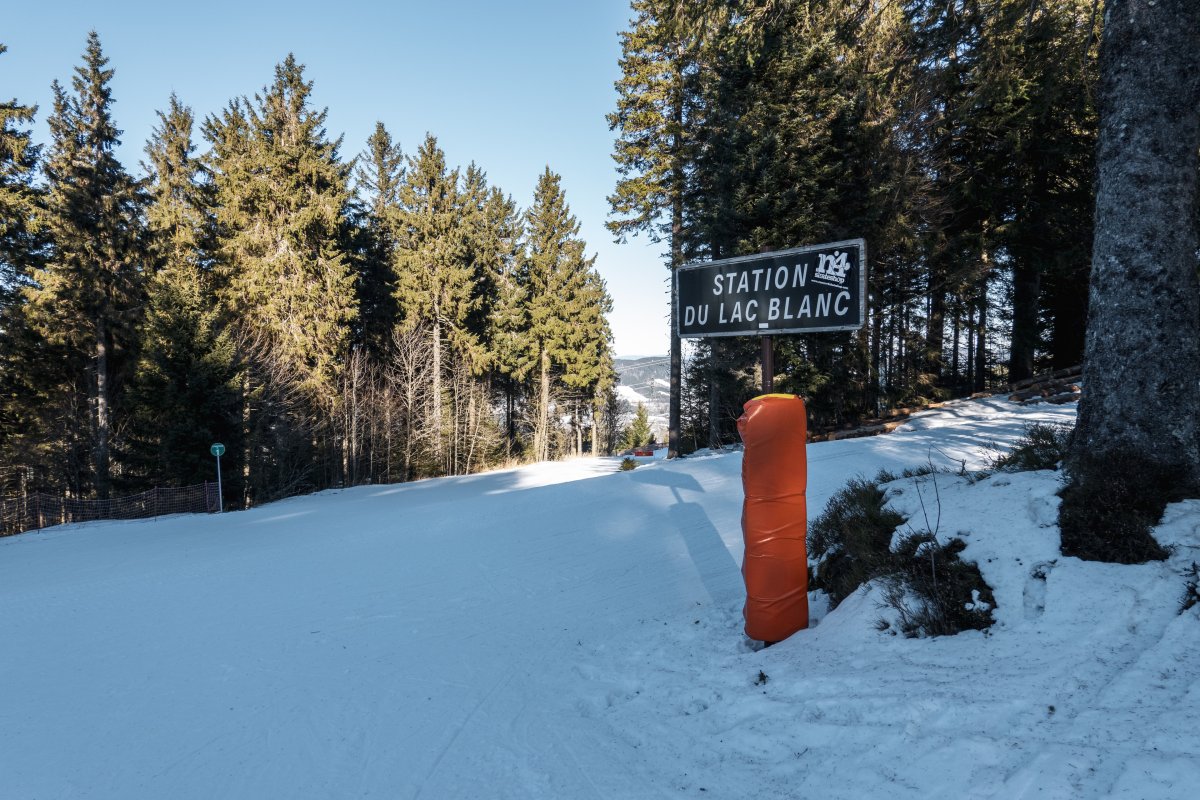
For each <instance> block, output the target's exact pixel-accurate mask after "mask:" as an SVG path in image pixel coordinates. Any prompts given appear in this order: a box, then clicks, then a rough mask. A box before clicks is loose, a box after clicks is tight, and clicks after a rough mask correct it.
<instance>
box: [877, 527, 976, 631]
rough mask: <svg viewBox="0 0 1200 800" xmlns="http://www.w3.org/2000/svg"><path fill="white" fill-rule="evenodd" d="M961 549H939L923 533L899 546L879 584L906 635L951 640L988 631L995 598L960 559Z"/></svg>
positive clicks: (951, 545)
mask: <svg viewBox="0 0 1200 800" xmlns="http://www.w3.org/2000/svg"><path fill="white" fill-rule="evenodd" d="M965 547H966V543H964V542H963V540H962V539H951V540H950V541H948V542H946V543H944V544H942V543H940V542H938V541H937V539H936V537H934V535H933V534H931V533H929V532H928V531H923V532H920V533H913V534H911V535H909V536H907V537H905V538H904V539H903V540H901V541H900V543H899V545H898V546H897V548H896V551H895V552H894V553H893V554H892V555H893V559H892V571H891V572H890V573H889V574H887V575H885V576H884V577H883V582H884V587H885V590H884V599H885V600H886V601H887V604H888V605H889V606H891V607H892V608H893V609H895V610H896V612H897V613H898V614H899V615H900V631H901V633H903V634H904V635H905V636H908V637H916V636H951V635H953V634H956V633H960V632H962V631H966V630H984V629H985V628H988V627H989V626H991V624H992V609H993V608H995V607H996V598H995V597H994V596H993V595H992V589H991V587H990V586H988V585H987V584H986V583H985V582H984V580H983V575H982V574H981V573H980V572H979V567H978V566H977V565H976V564H974V563H971V562H969V561H963V560H962V559H960V558H959V553H961V552H962V551H963V549H964V548H965Z"/></svg>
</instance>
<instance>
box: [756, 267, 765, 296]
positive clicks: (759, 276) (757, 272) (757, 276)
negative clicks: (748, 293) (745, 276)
mask: <svg viewBox="0 0 1200 800" xmlns="http://www.w3.org/2000/svg"><path fill="white" fill-rule="evenodd" d="M765 271H766V270H763V269H761V268H760V269H756V270H754V291H756V292H757V291H758V279H759V278H761V277H762V274H763V272H765Z"/></svg>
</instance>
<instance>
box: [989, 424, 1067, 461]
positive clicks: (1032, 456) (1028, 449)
mask: <svg viewBox="0 0 1200 800" xmlns="http://www.w3.org/2000/svg"><path fill="white" fill-rule="evenodd" d="M1072 430H1073V427H1072V426H1070V425H1055V424H1052V423H1044V422H1034V423H1031V424H1027V425H1026V426H1025V433H1024V435H1023V436H1022V437H1021V438H1020V439H1018V440H1017V443H1016V444H1014V445H1013V447H1012V450H1010V451H1009V452H1008V453H1006V454H1005V455H1002V456H998V457H997V458H995V459H993V460H992V462H991V464H990V466H991V468H992V469H994V470H999V471H1000V472H1034V471H1036V470H1042V469H1058V465H1059V464H1061V463H1062V461H1063V460H1064V459H1065V458H1066V457H1067V447H1068V445H1069V443H1070V441H1071V431H1072Z"/></svg>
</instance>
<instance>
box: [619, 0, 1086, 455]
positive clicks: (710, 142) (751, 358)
mask: <svg viewBox="0 0 1200 800" xmlns="http://www.w3.org/2000/svg"><path fill="white" fill-rule="evenodd" d="M633 12H634V17H633V19H632V20H631V22H630V26H629V29H628V30H627V32H626V33H625V34H624V36H623V39H622V42H623V47H624V49H623V54H622V61H621V66H622V78H621V80H620V81H619V82H618V100H617V104H616V110H615V111H614V112H613V113H612V114H611V115H610V117H609V122H610V125H612V126H613V127H614V128H615V129H618V130H619V131H620V134H621V136H620V138H619V140H618V141H617V143H616V146H615V149H614V158H615V159H616V160H617V163H618V168H619V169H620V170H621V176H620V178H619V179H618V182H617V186H616V191H615V192H614V195H613V197H612V198H610V204H611V205H612V209H613V214H614V217H613V219H612V220H611V221H610V223H609V226H610V228H611V229H612V230H613V232H614V233H615V234H617V235H618V236H619V237H621V236H625V235H627V234H629V233H633V232H638V231H646V232H648V233H650V235H651V236H652V237H657V238H660V239H665V238H668V237H669V238H670V242H671V245H672V250H671V252H670V254H669V262H670V264H672V265H677V264H678V263H679V261H680V260H681V259H682V258H687V259H690V260H703V259H710V258H711V259H717V258H726V257H731V256H738V255H748V254H753V253H756V252H758V251H760V250H764V249H770V250H774V249H783V248H787V247H794V246H798V245H803V244H814V243H818V242H823V241H834V240H839V239H846V238H857V237H862V238H864V239H865V240H866V242H867V251H868V287H869V300H868V322H867V325H866V326H865V327H864V329H862V330H861V331H858V332H855V333H854V334H815V335H798V336H788V337H775V367H776V386H777V388H780V389H782V390H784V391H790V392H796V393H798V394H802V395H804V396H805V397H806V398H807V399H808V401H809V409H810V412H811V414H812V424H813V426H814V427H815V428H822V427H832V426H837V425H840V424H842V423H843V422H847V421H853V420H855V419H859V418H861V417H864V416H870V415H874V414H877V413H879V412H880V411H881V410H883V409H884V408H886V407H887V406H892V405H912V404H920V403H922V402H927V401H930V400H936V399H941V398H944V397H946V396H949V395H951V394H965V393H970V392H974V391H981V390H983V389H985V388H987V387H988V386H990V385H994V384H996V383H999V382H1003V381H1008V380H1015V379H1017V378H1019V377H1022V376H1024V375H1025V374H1027V373H1029V372H1030V371H1032V370H1033V369H1035V368H1041V367H1044V366H1048V365H1050V364H1053V365H1055V366H1066V365H1068V364H1069V363H1078V360H1079V357H1080V354H1081V342H1082V340H1081V339H1080V337H1079V331H1080V329H1081V327H1082V320H1083V316H1084V314H1085V313H1086V292H1085V290H1084V286H1085V284H1086V280H1087V273H1088V269H1089V259H1088V243H1089V241H1090V235H1091V231H1090V219H1091V212H1090V199H1091V191H1092V182H1091V175H1092V167H1091V164H1092V152H1093V144H1094V142H1095V135H1096V116H1095V112H1094V108H1093V103H1092V95H1093V91H1092V90H1093V87H1094V85H1095V81H1096V75H1097V68H1096V63H1097V62H1096V55H1097V52H1096V43H1097V41H1098V37H1097V31H1098V27H1099V19H1098V15H1097V14H1096V5H1095V4H1094V3H1092V2H1090V0H1054V2H1049V3H1034V4H1029V3H1023V2H1019V1H1018V0H988V1H987V2H980V3H967V4H950V5H947V4H945V3H939V2H926V0H913V2H906V3H902V4H871V3H852V2H845V0H816V1H815V2H814V1H812V0H784V2H778V3H771V4H768V5H763V4H758V3H743V2H734V3H726V2H708V1H707V0H705V2H699V3H693V4H689V5H687V6H686V7H684V6H680V5H679V4H674V3H668V2H656V1H655V0H646V1H645V2H636V3H634V4H633ZM757 360H758V352H757V348H753V347H742V346H740V345H739V344H737V343H733V342H726V341H720V340H714V341H705V342H702V343H700V344H699V346H698V347H697V349H696V351H695V353H694V364H693V366H692V367H691V368H689V371H688V374H689V379H688V382H687V389H686V391H687V396H686V397H685V398H684V401H683V404H684V406H685V407H686V408H687V409H688V414H687V422H686V425H685V434H686V436H685V438H686V439H687V441H688V442H689V446H700V445H703V444H714V445H715V444H718V443H720V442H721V441H723V440H727V439H728V438H729V437H730V436H731V435H732V433H733V428H732V426H731V424H730V416H731V415H730V413H729V410H730V409H736V408H738V407H740V405H741V403H742V402H743V401H744V400H745V399H746V397H747V396H748V395H747V392H753V391H755V389H754V386H753V384H756V383H757V382H758V378H757V376H756V375H755V374H754V372H755V363H756V362H757ZM732 416H733V417H734V418H736V414H733V415H732ZM704 428H707V430H704Z"/></svg>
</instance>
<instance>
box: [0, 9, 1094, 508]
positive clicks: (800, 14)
mask: <svg viewBox="0 0 1200 800" xmlns="http://www.w3.org/2000/svg"><path fill="white" fill-rule="evenodd" d="M1103 11H1104V8H1103V4H1102V3H1101V2H1100V0H897V1H890V2H889V1H888V0H695V1H694V2H687V3H681V2H677V0H633V2H632V3H631V18H630V20H629V24H628V27H627V29H626V30H625V31H623V32H621V33H620V34H619V42H620V61H619V69H620V77H619V79H618V81H617V82H616V86H615V90H616V91H615V97H614V103H613V106H612V109H611V111H610V113H609V115H608V123H609V126H610V128H611V130H612V133H613V137H614V149H613V153H612V156H613V158H614V160H615V164H616V169H617V179H616V183H615V186H614V189H613V192H612V194H611V196H610V197H609V203H610V206H611V212H612V213H611V216H610V218H609V220H608V227H609V229H610V230H611V232H612V234H613V235H614V237H616V238H617V239H618V240H624V239H626V238H628V237H632V236H646V237H649V238H650V239H651V240H652V241H655V242H659V243H661V244H662V246H663V249H664V253H663V256H664V261H665V264H666V266H667V268H668V269H670V270H674V269H675V268H677V267H679V266H681V265H683V264H687V263H693V262H697V261H705V260H710V259H719V258H725V257H730V256H738V255H747V254H753V253H758V252H762V251H765V250H775V249H784V248H788V247H797V246H801V245H807V244H816V243H820V242H828V241H839V240H845V239H854V238H860V237H861V238H863V239H864V240H865V241H866V243H867V260H868V293H869V297H868V316H867V324H866V325H865V326H864V327H863V328H862V329H861V330H859V331H855V332H852V333H833V334H830V333H823V334H810V335H796V336H786V337H776V340H775V370H776V380H775V387H776V390H777V391H784V392H793V393H797V394H800V395H802V396H804V397H805V398H806V399H807V401H808V406H809V412H810V426H811V427H812V428H814V429H818V430H819V429H822V428H830V427H835V426H842V425H847V424H853V423H855V422H856V421H859V420H861V419H864V418H868V417H873V416H877V415H880V414H882V413H884V412H886V411H887V410H888V409H891V408H895V407H907V406H919V405H922V404H927V403H930V402H934V401H939V400H944V399H947V398H950V397H957V396H967V395H970V394H972V393H976V392H981V391H987V390H989V389H994V388H996V387H999V386H1003V385H1006V384H1008V383H1010V382H1014V381H1019V380H1021V379H1023V378H1027V377H1029V376H1031V375H1033V374H1035V373H1036V372H1039V371H1043V370H1047V369H1058V368H1064V367H1070V366H1075V365H1078V364H1079V363H1080V362H1081V361H1082V359H1083V349H1084V335H1085V324H1086V319H1087V310H1088V309H1087V302H1088V281H1089V275H1090V271H1091V265H1090V261H1091V248H1092V227H1093V206H1094V194H1095V182H1096V165H1095V158H1096V157H1095V150H1096V141H1097V129H1098V117H1097V112H1096V100H1095V93H1096V85H1097V78H1098V74H1099V73H1098V58H1099V47H1100V33H1101V26H1102V24H1103ZM111 76H112V71H111V69H109V68H108V67H107V61H106V59H105V57H104V56H103V54H102V52H101V47H100V42H99V40H98V37H97V36H96V35H95V34H92V35H91V36H90V37H89V39H88V43H87V49H86V52H85V53H84V56H83V62H82V64H81V65H80V66H79V67H77V68H76V70H75V75H74V77H73V79H72V81H71V86H70V88H65V87H62V86H60V85H58V84H55V100H54V107H53V108H52V109H51V110H50V112H49V116H48V120H49V122H50V131H51V140H50V141H49V142H47V143H45V144H40V143H35V142H33V141H31V138H30V135H29V133H28V132H27V130H26V128H27V127H28V124H29V122H30V120H31V119H32V118H33V115H34V113H35V109H33V108H30V107H28V106H24V105H21V104H20V103H19V102H18V101H16V100H14V101H11V102H9V103H5V104H4V105H3V106H0V137H3V138H2V142H0V205H2V206H3V219H2V220H0V224H2V225H3V227H2V228H0V270H2V272H0V286H2V287H3V293H2V295H0V315H2V316H0V330H2V332H3V338H2V339H0V464H3V465H4V468H3V471H2V472H0V481H2V482H3V485H2V486H0V489H2V490H3V492H5V493H8V494H11V493H13V492H24V491H29V490H31V489H37V490H39V491H50V492H58V493H64V494H67V495H71V496H80V497H105V496H108V495H109V493H111V492H114V491H133V490H137V489H140V488H144V487H147V486H165V485H185V484H189V483H194V482H197V481H200V480H203V479H205V478H206V477H208V476H209V473H210V471H211V458H210V456H209V455H208V445H209V444H210V443H211V442H214V441H221V442H224V443H225V444H226V445H227V446H228V454H227V456H226V458H227V464H226V468H227V471H228V474H229V476H230V481H231V483H232V486H233V493H234V496H235V497H236V498H237V501H236V502H237V503H239V504H252V503H256V502H262V501H264V500H268V499H272V498H275V497H280V496H285V495H287V494H292V493H296V492H301V491H309V490H312V489H317V488H324V487H328V486H336V485H348V484H355V483H362V482H368V481H398V480H410V479H413V478H419V477H424V476H430V475H445V474H461V473H465V472H471V471H475V470H478V469H483V468H487V467H490V466H495V465H498V464H503V463H508V462H514V461H518V460H523V459H535V460H536V459H542V458H554V457H558V456H562V455H566V454H571V453H582V452H585V451H591V452H597V453H599V452H610V451H611V450H612V449H613V448H614V447H615V446H616V445H617V444H618V443H619V442H620V441H621V439H620V434H621V431H620V430H619V428H620V412H621V409H620V407H619V403H618V401H617V399H616V397H615V394H614V392H613V385H614V383H615V380H616V378H615V374H614V370H613V366H612V354H611V352H610V345H609V342H610V340H611V337H610V334H609V331H608V327H607V325H608V323H607V322H606V320H605V313H606V312H607V311H608V310H609V309H610V307H611V300H610V298H609V297H608V295H607V293H606V290H605V286H604V283H603V280H602V279H601V278H600V276H599V274H598V272H597V270H596V268H595V265H594V263H593V261H592V260H591V259H590V258H589V257H588V256H587V254H586V252H585V251H586V246H585V244H584V243H583V242H582V241H581V240H580V239H579V234H578V231H579V226H578V222H577V220H576V219H575V218H574V217H573V216H572V214H571V212H570V209H569V207H568V205H567V203H566V199H565V197H564V196H563V192H562V188H561V185H560V181H559V179H558V176H557V175H555V174H554V173H553V172H551V171H550V170H549V168H547V170H546V172H545V173H544V174H543V175H542V176H541V178H540V179H539V181H538V185H537V189H536V192H535V196H534V197H533V198H532V201H531V203H530V205H529V207H528V208H527V209H524V210H522V209H520V208H519V207H518V206H517V205H516V203H515V202H514V201H513V199H512V198H511V197H510V196H507V195H505V194H504V193H503V192H502V191H501V190H500V189H499V188H497V187H495V186H491V185H489V183H488V181H487V178H486V174H485V173H484V171H483V170H482V169H481V168H480V167H479V166H477V165H475V164H470V165H468V166H467V167H466V168H465V169H460V168H452V167H451V166H449V165H447V164H446V162H445V156H444V154H443V153H442V151H441V150H440V149H439V147H438V145H437V141H436V140H435V139H434V138H433V137H432V136H429V137H428V138H427V139H426V140H425V141H424V142H422V143H421V145H420V146H419V147H418V148H417V149H416V151H415V152H412V153H407V154H406V153H402V152H401V151H400V149H399V147H398V145H397V144H395V143H394V142H393V140H392V137H391V136H390V135H389V133H388V131H387V130H386V129H385V128H384V126H383V125H382V124H380V125H379V126H378V127H377V129H376V131H375V133H374V135H373V136H372V137H371V138H370V141H369V142H367V143H366V147H365V149H364V150H363V152H362V153H361V155H359V156H358V157H357V158H346V157H344V156H343V155H342V152H341V149H342V144H343V143H342V142H341V141H340V140H331V139H330V138H329V136H328V134H327V133H326V131H325V128H324V120H325V112H324V111H318V110H316V109H313V108H312V107H311V106H310V104H309V93H310V90H311V86H312V84H311V83H310V82H307V81H306V79H305V77H304V74H303V68H302V67H301V65H299V64H298V63H296V61H295V59H294V58H292V57H290V56H289V57H288V58H287V59H286V60H285V61H284V62H283V63H281V64H279V65H278V66H277V68H276V70H275V75H274V78H273V80H272V82H271V83H269V84H268V85H266V86H265V87H264V88H263V89H262V91H261V92H260V93H258V94H256V95H255V96H254V97H253V98H247V97H240V98H236V99H234V100H232V101H230V103H229V104H228V106H227V107H226V108H225V109H224V110H223V111H221V112H220V113H218V114H215V115H213V116H210V117H208V118H206V119H204V120H202V121H197V120H196V119H194V117H193V114H192V112H191V110H190V109H189V108H188V107H187V106H186V105H185V104H184V103H183V102H182V101H181V100H179V99H178V98H175V97H172V98H170V101H169V105H168V106H167V108H166V109H165V110H164V111H161V112H160V114H159V117H160V124H159V125H158V127H157V128H156V129H155V131H154V135H153V137H152V139H151V141H149V142H148V143H147V144H146V149H145V152H146V157H147V160H146V161H145V162H144V164H143V169H144V172H145V176H144V177H134V176H131V175H130V174H129V173H127V172H126V171H125V169H124V168H123V167H122V166H121V165H120V164H119V163H118V162H117V161H116V159H115V158H114V157H113V154H112V151H113V146H114V143H115V142H116V141H117V140H118V137H119V133H118V131H117V129H116V127H115V122H114V121H113V120H112V119H111V116H110V112H109V105H110V103H111V97H110V90H109V82H110V80H111ZM647 281H648V285H650V282H651V281H653V276H649V275H648V276H647ZM672 308H674V303H673V302H672ZM672 327H674V324H673V321H672ZM685 355H686V357H685ZM758 357H759V343H758V341H757V340H755V339H751V338H735V339H707V340H701V341H700V342H699V344H698V345H697V346H696V347H694V348H691V349H690V350H689V351H688V352H687V353H686V354H685V352H684V350H683V348H682V346H681V343H680V341H679V339H678V337H677V336H676V335H674V334H673V335H672V341H671V380H672V383H673V386H674V391H673V393H672V394H673V398H674V400H673V402H672V409H671V420H672V425H671V428H672V430H671V436H670V442H669V444H670V447H671V450H672V453H673V454H685V453H687V452H690V451H691V450H694V449H697V448H700V447H705V446H709V445H720V444H727V443H730V442H735V441H736V440H737V438H736V437H737V433H736V419H737V417H738V415H739V414H740V412H741V404H742V403H743V402H744V401H745V400H747V399H748V398H749V397H752V396H753V395H754V394H756V393H757V386H758V382H759V374H758V372H757V370H758V366H757V365H758Z"/></svg>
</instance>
